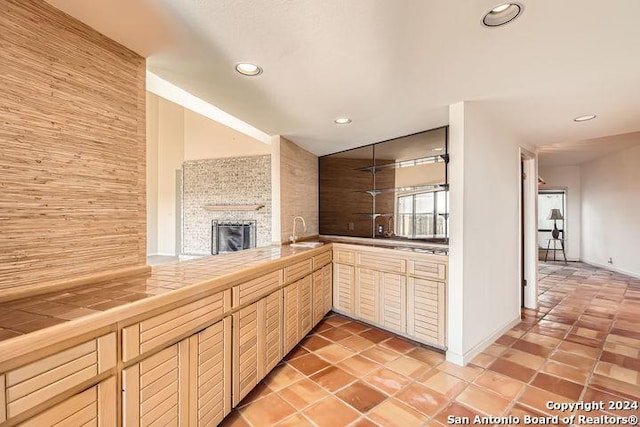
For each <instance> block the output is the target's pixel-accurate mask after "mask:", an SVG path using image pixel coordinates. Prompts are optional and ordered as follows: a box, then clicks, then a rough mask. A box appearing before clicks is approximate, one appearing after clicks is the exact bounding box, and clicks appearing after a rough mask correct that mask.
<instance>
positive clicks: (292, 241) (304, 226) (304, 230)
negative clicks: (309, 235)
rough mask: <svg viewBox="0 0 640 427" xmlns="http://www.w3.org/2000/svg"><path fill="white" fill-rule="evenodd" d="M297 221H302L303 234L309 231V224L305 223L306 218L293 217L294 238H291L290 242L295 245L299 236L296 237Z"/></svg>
mask: <svg viewBox="0 0 640 427" xmlns="http://www.w3.org/2000/svg"><path fill="white" fill-rule="evenodd" d="M297 220H300V221H302V232H303V233H304V232H306V231H307V224H306V223H305V222H304V218H302V217H301V216H294V217H293V236H291V237H289V240H291V243H295V242H296V240H297V239H298V236H297V235H296V224H297Z"/></svg>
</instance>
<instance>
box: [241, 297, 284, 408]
mask: <svg viewBox="0 0 640 427" xmlns="http://www.w3.org/2000/svg"><path fill="white" fill-rule="evenodd" d="M282 292H283V291H282V289H279V290H277V291H276V292H273V293H272V294H271V295H269V296H267V297H265V298H262V299H260V300H259V301H256V302H254V303H253V304H250V305H248V306H247V307H245V308H243V309H241V310H239V311H237V312H236V313H234V314H233V356H232V360H233V367H232V376H233V387H232V390H233V399H232V401H233V406H236V405H237V404H238V403H240V401H241V400H242V399H243V398H244V397H245V396H246V395H247V394H249V392H250V391H251V389H253V387H255V386H256V385H257V384H258V382H260V380H262V379H263V378H264V377H265V376H266V375H267V374H268V373H269V371H270V370H271V369H273V368H274V367H275V366H276V365H277V364H278V362H279V361H280V360H281V359H282V356H283V353H282V323H283V320H282V319H283V297H282Z"/></svg>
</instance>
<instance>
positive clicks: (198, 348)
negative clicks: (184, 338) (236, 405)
mask: <svg viewBox="0 0 640 427" xmlns="http://www.w3.org/2000/svg"><path fill="white" fill-rule="evenodd" d="M189 355H190V363H189V370H190V374H189V416H190V419H189V424H190V425H192V426H193V425H196V426H214V425H218V424H219V423H220V422H221V421H222V420H223V419H224V417H225V416H227V414H228V413H229V412H231V318H230V317H226V318H225V319H223V320H222V321H220V322H218V323H216V324H215V325H212V326H210V327H208V328H207V329H205V330H204V331H202V332H200V333H198V334H196V335H194V336H192V337H191V338H189Z"/></svg>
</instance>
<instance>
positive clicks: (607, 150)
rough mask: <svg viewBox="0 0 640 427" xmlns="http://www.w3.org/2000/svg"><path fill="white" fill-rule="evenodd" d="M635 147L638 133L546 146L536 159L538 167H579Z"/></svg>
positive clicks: (639, 136)
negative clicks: (538, 162) (538, 163)
mask: <svg viewBox="0 0 640 427" xmlns="http://www.w3.org/2000/svg"><path fill="white" fill-rule="evenodd" d="M636 145H640V132H631V133H626V134H622V135H613V136H605V137H602V138H593V139H584V140H581V141H571V142H562V143H557V144H551V145H547V146H544V147H541V148H540V150H539V151H538V159H539V161H540V166H571V165H580V164H582V163H586V162H589V161H591V160H595V159H597V158H599V157H603V156H606V155H608V154H611V153H614V152H616V151H621V150H624V149H626V148H631V147H633V146H636ZM638 167H640V165H638Z"/></svg>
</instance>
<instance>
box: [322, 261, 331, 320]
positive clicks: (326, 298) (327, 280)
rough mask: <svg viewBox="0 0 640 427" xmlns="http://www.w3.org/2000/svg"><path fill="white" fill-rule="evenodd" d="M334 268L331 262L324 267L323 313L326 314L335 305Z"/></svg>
mask: <svg viewBox="0 0 640 427" xmlns="http://www.w3.org/2000/svg"><path fill="white" fill-rule="evenodd" d="M332 284H333V268H332V267H331V264H329V265H325V266H324V267H322V289H323V290H322V293H323V304H324V307H323V308H322V315H323V316H324V315H325V314H327V313H328V312H330V311H331V308H332V307H333V286H332Z"/></svg>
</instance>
